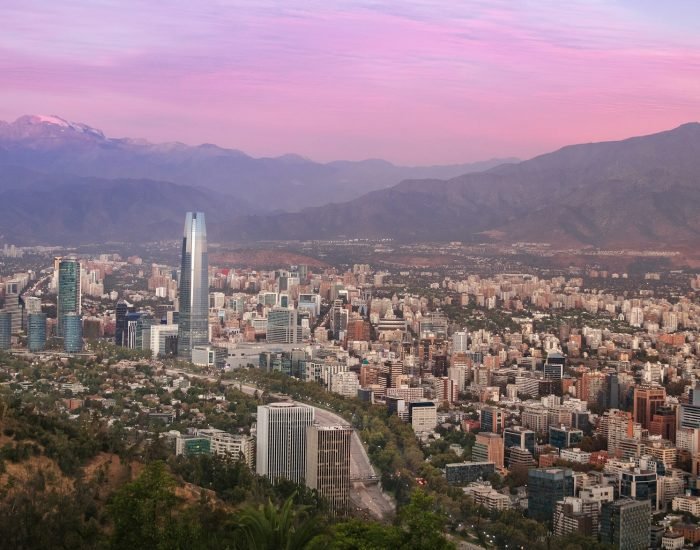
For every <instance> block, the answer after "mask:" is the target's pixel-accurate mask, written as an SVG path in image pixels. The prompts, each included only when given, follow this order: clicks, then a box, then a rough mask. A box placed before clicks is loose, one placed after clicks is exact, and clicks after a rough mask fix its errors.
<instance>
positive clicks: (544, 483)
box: [527, 468, 574, 522]
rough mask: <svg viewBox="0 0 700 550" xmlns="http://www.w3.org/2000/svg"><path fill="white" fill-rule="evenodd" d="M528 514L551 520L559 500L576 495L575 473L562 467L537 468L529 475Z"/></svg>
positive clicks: (540, 519) (539, 519)
mask: <svg viewBox="0 0 700 550" xmlns="http://www.w3.org/2000/svg"><path fill="white" fill-rule="evenodd" d="M527 494H528V497H527V502H528V515H529V516H530V518H531V519H536V520H537V521H545V522H551V521H552V517H553V515H554V506H555V504H556V503H557V501H558V500H563V499H564V497H570V496H573V495H574V473H573V471H572V470H565V469H562V468H537V469H532V470H530V471H529V472H528V476H527Z"/></svg>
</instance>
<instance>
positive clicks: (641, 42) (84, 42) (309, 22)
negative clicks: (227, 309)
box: [0, 0, 700, 164]
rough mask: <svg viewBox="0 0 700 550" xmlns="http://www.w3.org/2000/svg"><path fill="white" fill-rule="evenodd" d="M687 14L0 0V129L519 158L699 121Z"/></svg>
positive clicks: (695, 9) (397, 158)
mask: <svg viewBox="0 0 700 550" xmlns="http://www.w3.org/2000/svg"><path fill="white" fill-rule="evenodd" d="M294 4H296V7H295V5H294ZM698 4H700V3H697V2H695V1H693V0H688V1H676V2H673V3H670V4H669V3H661V2H657V1H652V0H624V1H623V0H620V1H617V2H612V1H602V0H580V1H578V0H568V1H566V2H561V1H558V0H551V1H546V2H545V1H527V0H522V1H517V2H515V1H510V0H508V1H505V0H504V1H498V0H491V1H486V0H484V1H474V2H470V1H455V0H446V1H440V2H432V1H427V0H417V1H412V0H403V1H401V2H398V1H395V2H378V1H370V0H357V1H350V0H347V1H343V2H335V1H332V0H326V1H320V0H308V1H305V2H298V3H293V2H269V1H260V0H256V1H250V2H238V1H230V0H218V1H213V0H202V1H201V2H191V1H189V0H169V1H168V2H159V1H153V2H143V1H138V0H104V1H101V2H91V1H88V0H84V1H77V0H62V1H61V2H54V1H51V0H3V2H2V7H0V20H1V21H2V27H3V31H2V32H0V119H3V120H10V121H11V120H14V119H15V118H17V117H19V116H20V115H23V114H35V113H41V114H56V115H59V116H62V117H64V118H67V119H69V120H73V121H78V122H85V123H86V124H90V125H91V126H95V127H97V128H100V129H102V130H103V131H104V132H105V133H106V134H107V135H109V136H114V137H124V136H128V137H135V138H146V139H149V140H151V141H182V142H185V143H190V144H198V143H204V142H209V143H216V144H218V145H221V146H225V147H232V148H237V149H242V150H244V151H246V152H248V153H249V154H252V155H254V156H267V155H280V154H284V153H290V152H293V153H298V154H301V155H304V156H307V157H310V158H312V159H314V160H321V161H328V160H334V159H363V158H370V157H374V158H385V159H387V160H391V161H394V162H397V163H402V164H433V163H448V162H465V161H473V160H481V159H486V158H491V157H496V156H519V157H521V158H527V157H530V156H533V155H535V154H538V153H542V152H546V151H549V150H552V149H555V148H557V147H560V146H563V145H567V144H570V143H578V142H587V141H600V140H606V139H619V138H624V137H628V136H632V135H639V134H644V133H651V132H655V131H659V130H664V129H668V128H672V127H674V126H677V125H679V124H682V123H684V122H689V121H695V120H698V119H700V35H699V34H698V33H697V29H698V28H700V5H698Z"/></svg>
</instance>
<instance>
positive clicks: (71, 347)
mask: <svg viewBox="0 0 700 550" xmlns="http://www.w3.org/2000/svg"><path fill="white" fill-rule="evenodd" d="M63 350H64V351H65V352H66V353H80V352H81V351H83V320H82V318H81V317H80V315H78V314H77V313H75V312H71V313H66V314H65V315H64V316H63Z"/></svg>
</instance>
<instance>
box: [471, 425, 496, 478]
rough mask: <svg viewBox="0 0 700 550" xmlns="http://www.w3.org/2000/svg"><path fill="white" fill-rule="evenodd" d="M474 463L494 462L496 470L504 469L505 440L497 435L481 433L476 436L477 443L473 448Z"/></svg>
mask: <svg viewBox="0 0 700 550" xmlns="http://www.w3.org/2000/svg"><path fill="white" fill-rule="evenodd" d="M472 460H473V461H474V462H493V463H494V464H495V465H496V468H498V469H501V470H502V469H503V438H502V437H501V436H500V435H498V434H495V433H490V432H481V433H478V434H476V442H475V443H474V447H473V448H472Z"/></svg>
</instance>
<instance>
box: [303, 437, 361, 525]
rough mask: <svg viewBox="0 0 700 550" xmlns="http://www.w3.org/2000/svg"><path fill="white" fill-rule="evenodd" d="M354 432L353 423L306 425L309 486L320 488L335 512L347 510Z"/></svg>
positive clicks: (307, 479) (320, 491)
mask: <svg viewBox="0 0 700 550" xmlns="http://www.w3.org/2000/svg"><path fill="white" fill-rule="evenodd" d="M352 432H353V430H352V428H351V427H350V426H318V425H316V424H314V425H312V426H309V427H307V428H306V445H307V450H306V451H307V457H306V478H305V481H306V485H307V487H309V488H311V489H315V490H316V491H318V494H319V495H320V496H321V498H323V499H324V500H325V501H326V502H327V504H328V507H329V509H330V510H331V511H332V512H333V513H335V514H342V513H345V512H346V511H347V509H348V502H349V495H350V445H351V441H352Z"/></svg>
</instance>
